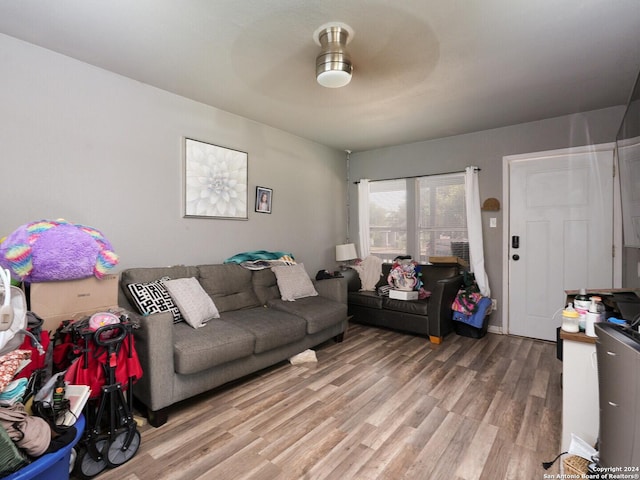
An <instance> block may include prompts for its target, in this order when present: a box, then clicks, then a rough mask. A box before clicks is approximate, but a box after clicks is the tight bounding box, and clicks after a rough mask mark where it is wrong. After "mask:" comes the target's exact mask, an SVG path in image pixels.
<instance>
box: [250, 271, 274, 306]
mask: <svg viewBox="0 0 640 480" xmlns="http://www.w3.org/2000/svg"><path fill="white" fill-rule="evenodd" d="M251 281H252V283H253V290H254V292H255V293H256V295H257V296H258V299H259V300H260V304H261V305H266V304H267V302H268V301H269V300H272V299H274V298H280V290H279V289H278V280H277V279H276V275H275V273H273V272H272V271H271V269H270V268H265V269H263V270H255V271H254V272H253V273H252V275H251Z"/></svg>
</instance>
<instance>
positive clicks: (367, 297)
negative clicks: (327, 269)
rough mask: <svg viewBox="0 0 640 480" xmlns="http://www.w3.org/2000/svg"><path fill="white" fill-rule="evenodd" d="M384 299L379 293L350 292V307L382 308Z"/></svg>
mask: <svg viewBox="0 0 640 480" xmlns="http://www.w3.org/2000/svg"><path fill="white" fill-rule="evenodd" d="M382 298H383V297H381V296H379V295H378V294H377V292H349V295H348V297H347V299H348V302H349V305H358V306H360V307H369V308H382Z"/></svg>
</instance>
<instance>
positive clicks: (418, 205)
mask: <svg viewBox="0 0 640 480" xmlns="http://www.w3.org/2000/svg"><path fill="white" fill-rule="evenodd" d="M464 195H465V192H464V174H463V173H456V174H447V175H431V176H427V177H418V178H405V179H398V180H380V181H372V182H370V184H369V235H370V240H371V254H372V255H376V256H378V257H380V258H381V259H382V260H383V261H384V262H391V261H393V259H394V258H395V257H397V256H398V255H411V256H412V257H413V258H414V259H416V260H418V261H420V262H423V263H426V262H428V260H429V257H430V256H443V255H445V256H447V255H456V256H459V257H461V258H464V259H465V260H467V261H468V260H469V243H468V237H467V219H466V212H465V197H464ZM409 199H411V200H409Z"/></svg>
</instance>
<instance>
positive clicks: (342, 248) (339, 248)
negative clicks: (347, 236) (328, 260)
mask: <svg viewBox="0 0 640 480" xmlns="http://www.w3.org/2000/svg"><path fill="white" fill-rule="evenodd" d="M355 258H358V253H357V252H356V246H355V244H353V243H345V244H343V245H336V261H337V262H344V263H343V264H342V267H341V268H342V269H343V270H346V269H347V262H348V261H349V260H353V259H355Z"/></svg>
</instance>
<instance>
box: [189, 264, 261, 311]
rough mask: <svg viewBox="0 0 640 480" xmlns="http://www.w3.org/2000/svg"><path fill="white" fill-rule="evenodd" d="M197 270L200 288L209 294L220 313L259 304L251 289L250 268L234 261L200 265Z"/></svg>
mask: <svg viewBox="0 0 640 480" xmlns="http://www.w3.org/2000/svg"><path fill="white" fill-rule="evenodd" d="M198 270H199V272H200V276H199V278H198V280H199V281H200V284H201V285H202V288H204V290H205V292H207V293H208V294H209V295H210V296H211V298H212V299H213V302H214V303H215V304H216V307H218V311H219V312H220V313H222V312H229V311H232V310H240V309H243V308H255V307H259V306H260V305H261V304H260V300H258V297H257V296H256V294H255V293H254V291H253V285H252V284H251V270H247V269H246V268H242V267H241V266H240V265H237V264H235V263H227V264H223V265H200V266H198Z"/></svg>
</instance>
